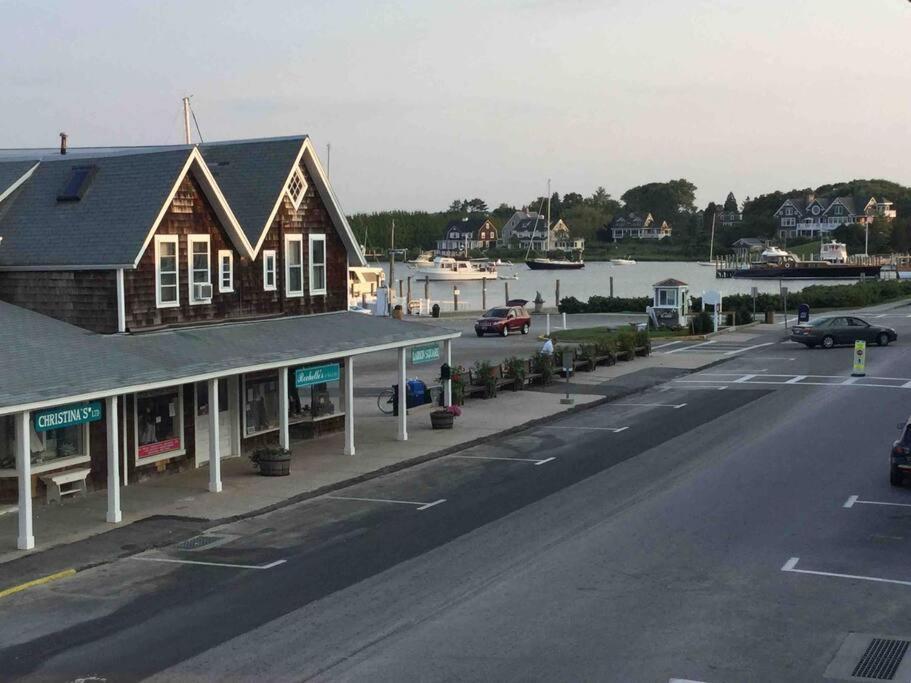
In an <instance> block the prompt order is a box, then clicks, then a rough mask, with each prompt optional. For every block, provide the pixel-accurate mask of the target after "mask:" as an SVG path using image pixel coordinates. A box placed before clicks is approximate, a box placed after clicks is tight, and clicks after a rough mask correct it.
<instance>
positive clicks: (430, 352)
mask: <svg viewBox="0 0 911 683" xmlns="http://www.w3.org/2000/svg"><path fill="white" fill-rule="evenodd" d="M435 360H440V345H439V344H425V345H424V346H412V347H411V362H412V363H430V362H432V361H435Z"/></svg>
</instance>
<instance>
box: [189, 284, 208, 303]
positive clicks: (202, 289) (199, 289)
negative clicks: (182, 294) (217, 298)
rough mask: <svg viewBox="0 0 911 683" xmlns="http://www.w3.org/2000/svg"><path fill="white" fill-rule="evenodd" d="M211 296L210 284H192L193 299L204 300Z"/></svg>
mask: <svg viewBox="0 0 911 683" xmlns="http://www.w3.org/2000/svg"><path fill="white" fill-rule="evenodd" d="M211 298H212V284H211V283H209V282H205V283H202V284H195V285H193V299H194V300H195V301H204V300H205V299H211Z"/></svg>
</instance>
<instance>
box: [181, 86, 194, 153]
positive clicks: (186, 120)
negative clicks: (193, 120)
mask: <svg viewBox="0 0 911 683" xmlns="http://www.w3.org/2000/svg"><path fill="white" fill-rule="evenodd" d="M183 134H184V142H186V143H187V144H188V145H189V144H192V143H193V140H192V139H191V138H190V97H189V96H187V97H184V98H183Z"/></svg>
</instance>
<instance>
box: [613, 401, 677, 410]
mask: <svg viewBox="0 0 911 683" xmlns="http://www.w3.org/2000/svg"><path fill="white" fill-rule="evenodd" d="M685 405H686V403H606V404H605V406H643V407H647V408H673V409H675V410H676V409H677V408H682V407H683V406H685Z"/></svg>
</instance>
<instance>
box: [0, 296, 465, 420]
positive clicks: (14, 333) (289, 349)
mask: <svg viewBox="0 0 911 683" xmlns="http://www.w3.org/2000/svg"><path fill="white" fill-rule="evenodd" d="M460 335H461V332H459V331H455V330H451V329H447V328H442V327H437V326H435V325H429V324H426V323H417V322H405V321H399V320H394V319H391V318H379V317H374V316H370V315H364V314H362V313H350V312H348V311H339V312H337V313H323V314H319V315H309V316H294V317H284V318H275V319H271V320H257V321H250V322H230V323H224V324H216V325H208V326H203V327H192V328H184V329H174V330H166V331H161V332H150V333H144V334H137V335H101V334H96V333H94V332H89V331H87V330H83V329H81V328H78V327H74V326H72V325H69V324H67V323H64V322H61V321H59V320H55V319H53V318H49V317H47V316H44V315H41V314H39V313H35V312H33V311H28V310H26V309H23V308H20V307H17V306H13V305H11V304H8V303H4V302H0V348H2V349H4V352H3V360H2V363H0V415H3V414H8V413H13V412H18V411H20V410H25V409H30V410H31V409H36V408H42V407H47V406H51V405H57V404H60V403H71V402H75V401H83V400H89V399H94V398H101V397H103V396H109V395H111V394H123V393H132V392H135V391H143V390H145V389H152V388H157V387H161V386H169V385H173V384H181V383H185V382H195V381H200V380H204V379H211V378H215V377H221V376H226V375H232V374H237V373H241V372H253V371H256V370H267V369H271V368H277V367H281V366H288V365H292V364H297V363H311V362H319V361H322V360H328V359H331V358H337V357H340V356H345V355H357V354H363V353H370V352H372V351H381V350H385V349H390V348H399V347H403V346H411V345H414V344H421V343H430V342H435V341H443V340H446V339H454V338H456V337H458V336H460Z"/></svg>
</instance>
